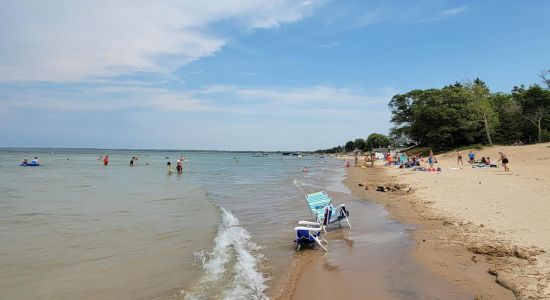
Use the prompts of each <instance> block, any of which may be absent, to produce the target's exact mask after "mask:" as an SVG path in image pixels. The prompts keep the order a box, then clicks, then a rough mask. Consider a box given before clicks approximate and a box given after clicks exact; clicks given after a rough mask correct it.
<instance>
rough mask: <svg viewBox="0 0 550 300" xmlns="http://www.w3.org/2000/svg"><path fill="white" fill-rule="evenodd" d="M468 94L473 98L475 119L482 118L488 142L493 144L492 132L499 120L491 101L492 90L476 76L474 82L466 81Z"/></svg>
mask: <svg viewBox="0 0 550 300" xmlns="http://www.w3.org/2000/svg"><path fill="white" fill-rule="evenodd" d="M464 86H465V87H466V91H467V93H468V96H469V97H470V99H471V104H472V105H473V107H474V114H473V119H474V120H478V119H479V120H480V121H481V122H483V128H484V129H485V135H486V136H487V143H488V144H489V145H493V140H492V139H491V133H492V132H493V130H494V128H495V127H496V125H497V124H495V123H496V122H498V117H497V116H496V114H495V111H494V109H493V107H492V105H491V101H489V96H490V94H491V93H490V91H489V88H488V87H487V85H486V84H485V82H483V81H482V80H480V79H479V78H476V80H474V81H473V82H466V83H465V84H464Z"/></svg>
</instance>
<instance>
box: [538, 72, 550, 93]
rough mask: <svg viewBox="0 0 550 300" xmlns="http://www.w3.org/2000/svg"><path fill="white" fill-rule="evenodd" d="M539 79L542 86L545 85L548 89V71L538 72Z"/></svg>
mask: <svg viewBox="0 0 550 300" xmlns="http://www.w3.org/2000/svg"><path fill="white" fill-rule="evenodd" d="M539 77H540V79H541V80H542V84H544V85H546V88H547V89H550V70H542V71H540V73H539Z"/></svg>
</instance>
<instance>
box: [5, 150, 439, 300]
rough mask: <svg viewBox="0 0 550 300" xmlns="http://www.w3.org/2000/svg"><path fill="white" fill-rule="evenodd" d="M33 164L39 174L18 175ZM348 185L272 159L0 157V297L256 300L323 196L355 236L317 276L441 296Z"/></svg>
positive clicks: (382, 219) (388, 225) (275, 277)
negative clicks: (344, 214)
mask: <svg viewBox="0 0 550 300" xmlns="http://www.w3.org/2000/svg"><path fill="white" fill-rule="evenodd" d="M105 154H108V155H109V156H110V164H109V166H107V167H105V166H103V165H102V163H101V161H100V160H98V158H99V156H101V155H105ZM35 155H38V156H39V159H40V161H41V166H40V167H32V168H30V167H19V166H18V162H19V161H21V160H22V159H23V158H25V157H27V158H31V157H33V156H35ZM134 155H139V157H140V160H139V162H138V163H137V165H136V166H133V167H130V166H129V159H130V157H132V156H134ZM181 155H184V156H185V157H186V158H188V159H189V161H187V162H185V164H184V172H183V174H181V175H178V174H175V173H174V174H172V175H169V174H168V172H167V168H166V162H167V161H171V162H172V163H173V164H175V160H177V158H179V157H180V156H181ZM166 157H169V159H167V158H166ZM305 165H307V166H308V168H309V169H310V171H311V172H310V173H307V174H304V173H303V172H302V169H303V167H304V166H305ZM345 174H346V172H345V168H343V163H342V162H341V161H337V160H330V159H324V158H316V157H304V158H298V157H294V156H282V155H279V154H270V155H267V156H263V157H254V154H252V153H228V152H180V151H141V150H140V151H137V150H136V151H126V150H89V149H87V150H68V149H53V150H38V149H0V245H2V246H1V247H0V294H1V295H2V298H6V299H66V298H70V299H75V298H78V299H121V298H123V299H151V298H177V299H181V298H184V299H266V298H268V297H270V296H273V295H274V294H276V293H278V291H279V287H280V286H281V285H282V284H284V279H285V278H286V277H287V275H288V269H289V266H290V264H291V262H292V260H293V259H295V257H297V255H296V254H295V250H294V244H293V242H292V241H293V238H294V230H293V228H294V226H296V221H298V220H304V219H309V218H310V214H309V211H308V209H307V206H306V203H305V199H304V195H305V194H306V193H309V192H316V191H319V190H327V191H329V193H331V194H332V195H334V196H335V201H336V202H348V203H350V207H351V208H352V218H351V220H352V224H354V226H355V227H354V230H352V231H335V232H331V233H329V240H330V245H329V247H330V249H331V250H330V252H329V254H328V255H327V256H326V259H327V263H326V264H325V267H327V268H331V269H334V270H336V271H338V270H340V271H338V272H341V274H340V275H341V276H338V277H337V278H341V279H345V278H348V277H349V278H350V279H351V278H353V277H354V276H362V277H365V278H369V280H370V282H377V283H379V284H376V285H374V286H373V288H372V289H370V290H371V291H374V290H376V289H375V288H374V287H376V288H377V289H378V291H380V293H381V294H380V295H386V294H388V293H389V294H396V293H397V295H398V296H397V298H419V299H420V298H422V296H423V295H426V294H422V289H423V288H427V289H428V290H431V291H435V290H437V288H443V289H446V287H447V285H445V283H442V282H440V281H437V280H436V281H434V283H430V281H426V280H420V281H418V280H417V281H415V279H414V278H431V277H424V276H420V274H423V273H422V272H423V271H422V270H421V268H420V267H418V266H417V265H416V264H414V263H413V262H412V261H413V259H412V258H411V257H410V255H408V253H409V252H408V249H410V240H409V239H408V235H407V232H406V230H405V227H404V226H403V225H401V224H399V223H396V222H393V221H390V220H389V219H388V217H387V212H386V211H385V210H384V209H383V208H382V207H380V206H376V205H372V204H368V203H366V202H359V201H356V200H353V199H352V197H351V195H350V192H349V190H348V189H347V188H346V186H344V185H343V183H342V180H343V179H344V177H345ZM365 250H368V251H373V252H372V253H370V252H369V255H367V256H365V255H363V254H364V251H365ZM314 251H315V250H314ZM377 253H378V254H380V255H382V256H377V255H376V254H377ZM349 257H358V258H359V259H361V260H362V261H363V263H362V264H355V263H354V262H353V260H351V261H350V260H349ZM384 259H385V260H391V263H387V264H379V263H378V262H379V261H381V260H384ZM392 268H393V269H397V270H399V272H398V273H395V272H392ZM350 282H351V280H350ZM433 287H436V288H435V289H434V288H433ZM411 293H412V294H411ZM399 295H401V297H400V296H399ZM442 295H445V294H442ZM306 298H307V297H306Z"/></svg>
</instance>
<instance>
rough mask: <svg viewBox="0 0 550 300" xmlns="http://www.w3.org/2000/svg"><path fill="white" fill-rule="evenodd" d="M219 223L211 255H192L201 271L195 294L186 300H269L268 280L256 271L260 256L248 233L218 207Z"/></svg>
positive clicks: (186, 296) (201, 252)
mask: <svg viewBox="0 0 550 300" xmlns="http://www.w3.org/2000/svg"><path fill="white" fill-rule="evenodd" d="M220 210H221V215H222V220H221V223H220V225H219V227H218V234H217V236H216V238H215V239H214V247H213V249H212V252H210V253H207V252H205V251H204V250H202V251H198V252H195V260H196V261H197V262H198V263H200V264H201V266H202V269H203V270H204V275H203V277H202V278H201V279H200V280H199V283H198V286H197V287H196V288H195V289H194V291H192V292H190V293H187V294H186V295H185V299H188V300H192V299H204V298H208V299H209V298H223V299H228V300H230V299H268V298H267V296H266V295H265V290H266V289H267V284H266V281H267V279H266V278H265V277H264V275H263V274H262V273H261V272H260V271H258V269H259V262H260V260H261V259H262V256H261V255H259V254H258V253H257V251H258V250H259V249H260V247H259V246H258V245H256V244H255V243H254V242H253V241H252V237H251V236H250V233H249V232H248V231H247V230H246V229H244V228H243V227H241V226H240V225H239V220H238V219H237V218H236V217H235V216H234V215H233V214H232V213H231V212H230V211H229V210H227V209H225V208H223V207H221V208H220Z"/></svg>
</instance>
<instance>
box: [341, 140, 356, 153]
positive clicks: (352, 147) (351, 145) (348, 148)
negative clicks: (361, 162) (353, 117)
mask: <svg viewBox="0 0 550 300" xmlns="http://www.w3.org/2000/svg"><path fill="white" fill-rule="evenodd" d="M344 150H345V151H346V152H351V151H353V150H355V143H354V142H353V141H348V142H347V143H346V145H345V146H344Z"/></svg>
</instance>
